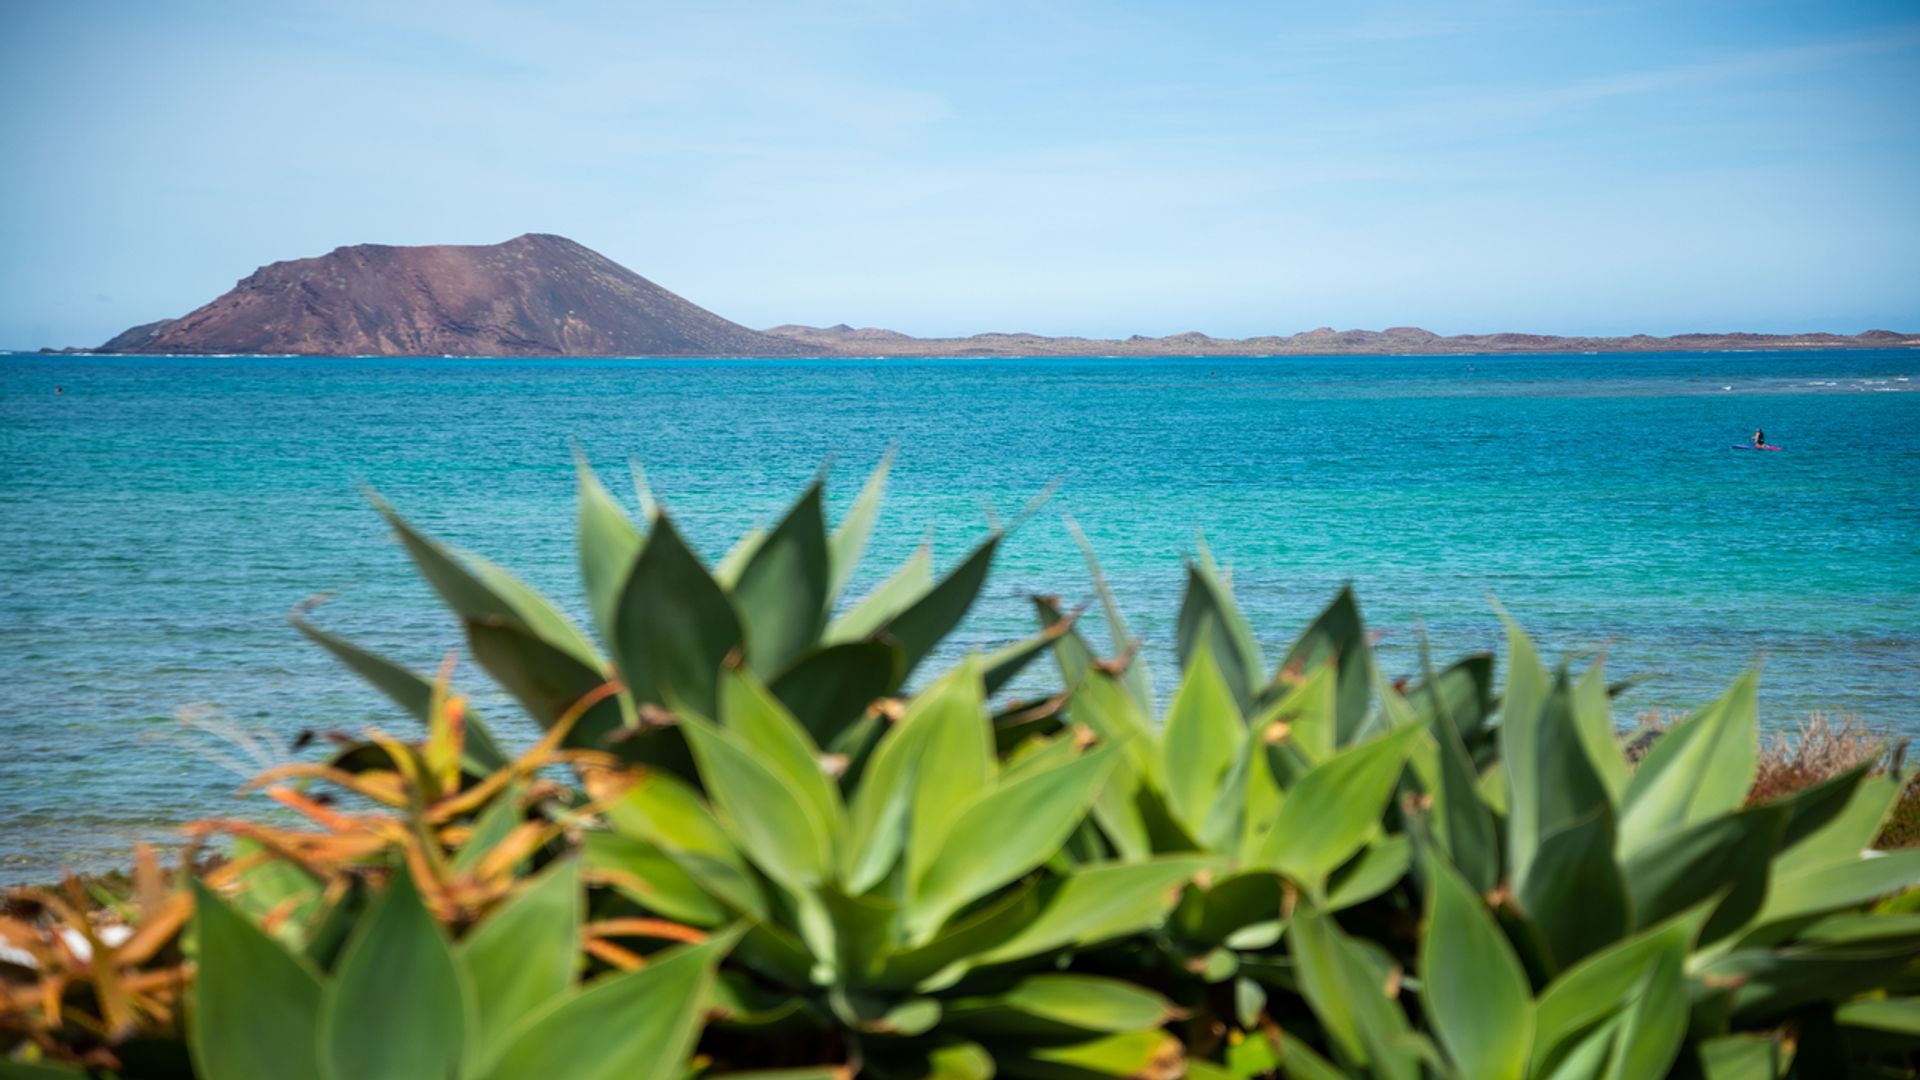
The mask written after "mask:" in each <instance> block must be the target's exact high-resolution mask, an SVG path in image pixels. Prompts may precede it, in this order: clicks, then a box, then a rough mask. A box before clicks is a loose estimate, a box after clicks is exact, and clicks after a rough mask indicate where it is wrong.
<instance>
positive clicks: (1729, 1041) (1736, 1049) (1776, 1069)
mask: <svg viewBox="0 0 1920 1080" xmlns="http://www.w3.org/2000/svg"><path fill="white" fill-rule="evenodd" d="M1842 1011H1843V1012H1844V1011H1845V1010H1844V1008H1843V1009H1842ZM1780 1041H1781V1040H1780V1038H1779V1036H1777V1035H1772V1034H1760V1035H1754V1034H1741V1035H1722V1036H1720V1037H1719V1038H1717V1039H1706V1040H1703V1041H1702V1042H1701V1043H1700V1046H1699V1057H1700V1075H1701V1076H1702V1077H1703V1078H1704V1080H1779V1078H1780V1077H1783V1076H1785V1075H1786V1073H1787V1065H1788V1062H1789V1060H1790V1058H1789V1056H1788V1055H1786V1054H1783V1053H1782V1047H1781V1045H1780Z"/></svg>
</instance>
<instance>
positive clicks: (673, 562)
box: [609, 514, 741, 715]
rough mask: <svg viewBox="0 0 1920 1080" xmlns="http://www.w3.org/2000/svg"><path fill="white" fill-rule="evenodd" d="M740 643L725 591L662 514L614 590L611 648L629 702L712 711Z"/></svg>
mask: <svg viewBox="0 0 1920 1080" xmlns="http://www.w3.org/2000/svg"><path fill="white" fill-rule="evenodd" d="M740 644H741V630H740V619H739V617H738V616H737V615H736V614H735V613H734V610H733V605H732V603H731V602H730V601H729V600H728V599H727V595H726V593H724V592H722V591H721V589H720V586H719V584H718V583H717V582H715V581H714V580H713V578H712V576H711V575H709V574H708V573H707V570H706V567H704V566H702V565H700V559H699V557H698V556H696V555H695V554H694V553H693V550H692V549H691V548H689V547H687V544H686V541H684V540H682V539H681V538H680V534H679V533H678V532H677V531H675V529H674V527H673V522H672V521H671V520H670V519H669V518H668V517H667V516H666V515H665V514H660V515H658V516H657V517H655V519H654V521H653V528H652V530H651V531H650V532H648V534H647V540H646V544H645V546H643V547H642V548H641V549H640V557H639V558H638V559H636V560H634V564H633V569H632V570H631V571H629V573H628V574H627V580H626V584H625V585H624V586H623V587H622V588H621V590H620V603H619V609H618V610H617V611H616V612H615V614H614V618H613V633H612V635H611V636H610V639H609V647H610V648H611V649H612V651H613V656H614V662H615V664H616V666H618V667H619V669H620V676H621V678H622V680H624V681H625V683H626V685H627V690H628V692H629V693H631V694H632V695H633V698H634V700H635V701H638V702H642V703H651V704H655V705H666V704H668V701H669V698H671V699H672V700H675V701H680V702H684V703H685V704H686V705H688V706H689V707H690V708H692V709H694V710H695V711H697V712H700V713H701V714H703V715H712V714H713V711H714V686H715V683H716V682H717V681H718V679H719V677H720V664H721V662H722V661H723V660H725V659H726V656H727V654H728V653H730V652H732V651H733V650H734V649H736V648H739V647H740Z"/></svg>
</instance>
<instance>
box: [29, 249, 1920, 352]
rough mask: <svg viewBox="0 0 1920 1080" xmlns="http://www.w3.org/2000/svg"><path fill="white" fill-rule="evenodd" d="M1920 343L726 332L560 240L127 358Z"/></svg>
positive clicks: (1371, 333) (191, 318)
mask: <svg viewBox="0 0 1920 1080" xmlns="http://www.w3.org/2000/svg"><path fill="white" fill-rule="evenodd" d="M1895 346H1920V335H1915V334H1897V333H1893V332H1891V331H1887V330H1870V331H1868V332H1866V333H1864V334H1853V335H1845V334H1826V333H1811V334H1744V333H1728V334H1680V335H1678V336H1675V337H1664V338H1661V337H1649V336H1647V335H1645V334H1639V335H1635V336H1633V337H1615V338H1591V337H1551V336H1547V335H1542V334H1462V335H1458V336H1455V337H1441V336H1439V335H1437V334H1434V333H1431V332H1429V331H1426V330H1421V329H1418V328H1416V327H1410V326H1398V327H1394V328H1392V329H1388V330H1334V329H1332V328H1330V327H1321V328H1320V329H1318V330H1309V331H1307V332H1305V333H1301V334H1292V335H1288V336H1284V337H1283V336H1269V337H1252V338H1215V337H1208V336H1207V335H1205V334H1201V333H1186V334H1174V335H1172V336H1171V337H1159V338H1149V337H1140V336H1138V335H1135V336H1134V337H1130V338H1127V339H1126V340H1124V341H1121V340H1110V339H1101V338H1082V337H1041V336H1040V335H1037V334H975V335H974V336H972V337H964V338H916V337H909V336H907V335H906V334H901V333H897V332H895V331H892V330H876V329H855V328H853V327H851V326H847V325H845V324H842V325H839V326H829V327H824V328H821V327H811V326H793V325H788V326H776V327H774V328H772V329H771V330H765V331H754V330H749V329H747V328H746V327H744V326H741V325H739V324H738V323H732V322H728V321H727V320H726V319H723V318H721V317H720V316H718V315H715V314H714V313H713V312H711V311H708V310H706V309H705V308H702V307H700V306H698V305H696V304H693V303H690V302H688V301H686V300H683V299H681V298H680V297H678V296H676V295H674V294H673V293H670V292H668V291H667V290H665V289H663V288H661V287H660V286H658V285H655V284H654V283H653V282H651V281H648V280H647V279H646V278H643V277H641V276H640V275H639V274H636V273H634V272H633V271H631V270H628V269H627V268H626V267H624V266H621V265H620V264H618V263H616V262H614V261H613V260H611V259H609V258H607V257H606V256H604V255H601V254H599V253H598V252H595V251H592V250H589V249H588V248H585V247H582V246H581V245H579V244H576V243H574V242H573V241H571V240H568V239H566V238H565V237H561V236H548V235H543V234H539V233H529V234H527V235H525V236H522V237H519V238H517V239H513V240H509V241H507V242H506V243H504V244H491V245H472V246H456V245H435V246H432V247H392V246H388V245H385V244H360V245H357V246H354V247H343V248H336V249H334V250H333V251H332V252H331V253H329V254H326V255H322V256H319V257H318V258H313V259H295V260H293V261H291V262H277V263H272V264H270V265H268V266H263V267H261V268H260V269H258V270H256V271H254V272H253V273H252V274H251V275H249V276H247V277H246V278H244V279H243V280H241V282H240V283H239V284H238V285H235V286H234V287H233V289H232V290H231V291H229V292H228V293H226V294H225V295H224V296H221V297H220V298H219V299H216V300H214V301H213V302H212V303H210V304H208V305H206V306H205V307H202V308H199V309H198V310H195V311H192V312H189V313H188V314H186V315H182V316H181V317H180V318H178V319H162V320H160V321H159V322H152V323H147V324H145V325H143V326H136V327H133V328H132V329H130V330H126V331H124V332H123V333H121V334H120V335H119V336H117V337H115V338H114V339H113V340H111V341H109V342H107V343H106V344H105V345H102V346H100V347H99V348H98V349H96V350H72V349H70V350H66V351H69V352H78V351H96V352H116V353H181V354H205V353H240V354H257V353H298V354H304V355H314V356H1290V355H1299V356H1308V355H1339V354H1370V353H1379V354H1410V353H1411V354H1418V353H1498V352H1522V353H1532V352H1657V351H1663V350H1676V349H1795V348H1807V349H1833V348H1865V347H1881V348H1885V347H1895Z"/></svg>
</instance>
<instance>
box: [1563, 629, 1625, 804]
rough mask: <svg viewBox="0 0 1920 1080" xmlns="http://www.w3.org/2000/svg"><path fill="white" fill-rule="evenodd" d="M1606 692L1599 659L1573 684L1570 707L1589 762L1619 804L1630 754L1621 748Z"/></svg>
mask: <svg viewBox="0 0 1920 1080" xmlns="http://www.w3.org/2000/svg"><path fill="white" fill-rule="evenodd" d="M1612 700H1613V699H1612V698H1611V697H1609V696H1608V694H1607V675H1606V671H1605V670H1604V669H1603V668H1602V667H1601V665H1600V663H1599V662H1598V661H1596V662H1595V663H1594V665H1593V666H1592V667H1590V668H1588V669H1587V670H1586V673H1585V674H1583V675H1581V676H1580V678H1579V680H1578V681H1576V682H1575V683H1574V684H1573V694H1572V701H1571V707H1572V712H1573V726H1574V730H1575V731H1576V732H1577V733H1578V734H1579V737H1580V743H1581V745H1582V746H1584V747H1585V748H1586V751H1587V762H1588V764H1590V765H1591V766H1592V767H1593V772H1594V775H1595V776H1596V777H1598V778H1599V780H1600V786H1601V787H1603V788H1605V789H1606V792H1607V799H1608V801H1610V802H1612V803H1613V805H1615V806H1619V805H1620V799H1621V797H1622V796H1623V795H1624V794H1625V792H1626V789H1627V756H1626V754H1625V753H1623V752H1622V751H1621V749H1620V736H1619V733H1618V732H1616V731H1615V730H1614V728H1613V714H1612V712H1611V710H1610V706H1611V704H1612Z"/></svg>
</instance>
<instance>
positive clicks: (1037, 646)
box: [980, 619, 1073, 697]
mask: <svg viewBox="0 0 1920 1080" xmlns="http://www.w3.org/2000/svg"><path fill="white" fill-rule="evenodd" d="M1072 631H1073V620H1072V619H1064V620H1061V621H1060V622H1057V623H1055V624H1053V625H1052V626H1049V627H1047V628H1046V629H1045V630H1043V631H1041V632H1040V633H1038V634H1035V635H1034V636H1032V637H1030V638H1027V639H1026V640H1024V641H1016V642H1014V643H1013V644H1011V645H1008V646H1005V647H1003V648H999V649H995V650H994V651H993V652H990V653H988V654H987V655H986V656H984V657H982V658H981V660H980V672H981V680H982V681H983V682H984V683H985V684H986V689H987V696H988V697H992V696H993V695H994V694H997V693H999V692H1000V689H1001V688H1002V687H1004V686H1006V685H1007V684H1008V683H1009V682H1012V681H1013V679H1014V677H1015V676H1017V675H1019V674H1020V672H1022V671H1024V670H1026V667H1027V665H1028V664H1030V663H1032V662H1033V659H1034V657H1037V656H1039V655H1040V654H1041V653H1043V652H1046V651H1047V646H1049V645H1052V644H1053V643H1054V642H1056V641H1058V640H1059V639H1060V638H1062V637H1065V636H1066V635H1067V634H1069V633H1071V632H1072Z"/></svg>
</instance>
